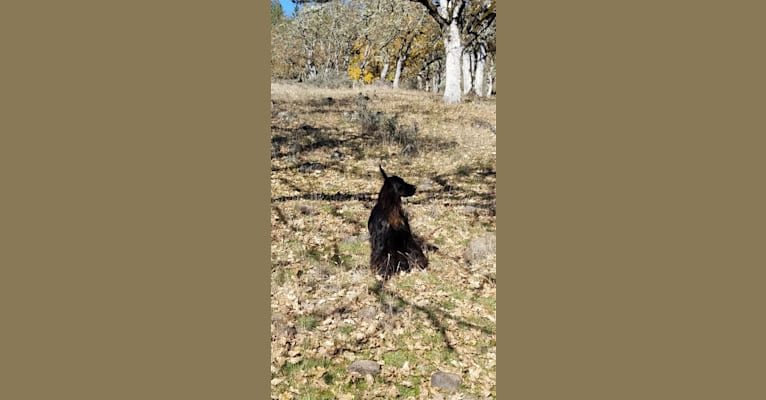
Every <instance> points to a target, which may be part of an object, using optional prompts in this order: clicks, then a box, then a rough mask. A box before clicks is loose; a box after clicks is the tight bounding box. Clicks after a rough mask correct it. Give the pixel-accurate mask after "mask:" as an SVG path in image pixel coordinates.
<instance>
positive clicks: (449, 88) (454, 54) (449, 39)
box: [444, 19, 463, 104]
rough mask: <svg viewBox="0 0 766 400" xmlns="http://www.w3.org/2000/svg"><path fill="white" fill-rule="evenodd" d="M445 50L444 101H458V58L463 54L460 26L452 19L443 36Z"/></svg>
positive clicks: (452, 102)
mask: <svg viewBox="0 0 766 400" xmlns="http://www.w3.org/2000/svg"><path fill="white" fill-rule="evenodd" d="M444 48H445V51H446V56H447V57H446V60H445V64H446V66H445V77H444V80H445V82H444V83H445V84H444V102H445V103H450V104H454V103H460V58H461V57H462V56H463V42H462V41H461V39H460V28H459V27H458V23H457V20H456V19H453V20H452V22H451V23H450V25H449V29H448V30H447V34H446V35H445V38H444Z"/></svg>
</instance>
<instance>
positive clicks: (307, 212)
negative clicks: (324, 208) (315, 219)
mask: <svg viewBox="0 0 766 400" xmlns="http://www.w3.org/2000/svg"><path fill="white" fill-rule="evenodd" d="M298 210H300V212H301V214H303V215H316V214H318V212H317V210H315V209H313V208H311V207H310V206H307V205H305V204H301V205H300V206H298Z"/></svg>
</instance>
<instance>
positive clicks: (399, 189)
mask: <svg viewBox="0 0 766 400" xmlns="http://www.w3.org/2000/svg"><path fill="white" fill-rule="evenodd" d="M380 174H381V175H383V189H381V191H383V190H386V189H388V190H391V191H393V193H394V194H396V195H397V196H399V197H409V196H412V195H414V194H415V186H414V185H410V184H409V183H407V182H405V181H404V179H402V178H400V177H398V176H388V175H387V174H386V171H384V170H383V166H380Z"/></svg>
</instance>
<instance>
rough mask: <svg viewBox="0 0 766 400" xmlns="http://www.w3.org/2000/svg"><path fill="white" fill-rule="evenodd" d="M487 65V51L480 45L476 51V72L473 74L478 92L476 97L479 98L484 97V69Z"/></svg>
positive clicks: (474, 84)
mask: <svg viewBox="0 0 766 400" xmlns="http://www.w3.org/2000/svg"><path fill="white" fill-rule="evenodd" d="M486 63H487V49H486V48H485V47H484V45H483V44H480V45H479V48H478V49H477V50H476V72H475V73H474V74H473V76H474V79H473V86H474V89H475V91H476V95H477V96H479V97H482V96H484V67H485V65H486Z"/></svg>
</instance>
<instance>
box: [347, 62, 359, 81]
mask: <svg viewBox="0 0 766 400" xmlns="http://www.w3.org/2000/svg"><path fill="white" fill-rule="evenodd" d="M361 75H362V69H361V68H359V67H358V66H356V65H353V64H351V65H349V66H348V77H349V78H351V80H353V81H358V80H359V77H360V76H361Z"/></svg>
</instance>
